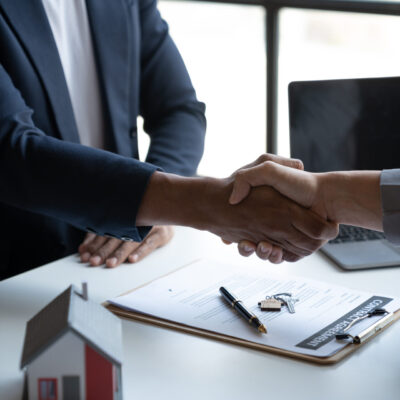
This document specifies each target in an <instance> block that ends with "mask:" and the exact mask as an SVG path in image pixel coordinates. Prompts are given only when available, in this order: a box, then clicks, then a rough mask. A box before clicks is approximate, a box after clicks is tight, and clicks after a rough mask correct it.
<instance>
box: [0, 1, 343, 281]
mask: <svg viewBox="0 0 400 400" xmlns="http://www.w3.org/2000/svg"><path fill="white" fill-rule="evenodd" d="M138 115H142V116H143V118H144V128H145V130H146V131H147V133H148V134H149V135H150V138H151V144H150V149H149V153H148V155H147V159H146V163H144V162H140V161H138V160H137V158H138V148H137V138H136V132H137V128H136V119H137V116H138ZM204 132H205V118H204V105H203V104H202V103H200V102H198V101H197V99H196V95H195V91H194V89H193V87H192V84H191V82H190V79H189V76H188V74H187V71H186V69H185V66H184V64H183V62H182V59H181V57H180V55H179V53H178V51H177V49H176V47H175V45H174V43H173V41H172V40H171V38H170V36H169V34H168V29H167V26H166V24H165V22H164V21H163V20H162V19H161V17H160V15H159V13H158V11H157V8H156V2H155V1H154V0H101V1H100V0H86V1H85V0H73V1H72V0H29V1H28V0H26V1H25V0H0V188H1V189H0V190H1V191H0V224H1V230H0V232H1V233H0V246H1V259H0V279H2V278H5V277H8V276H11V275H14V274H16V273H19V272H22V271H24V270H26V269H29V268H32V267H35V266H38V265H41V264H44V263H46V262H49V261H51V260H55V259H57V258H60V257H63V256H65V255H68V254H71V253H74V252H76V251H77V248H78V246H79V245H80V244H81V243H82V241H83V240H84V237H85V234H87V232H91V234H89V236H87V237H86V239H85V242H84V243H83V244H82V245H81V247H80V251H81V257H82V259H83V260H84V261H87V260H89V261H90V262H91V263H92V264H93V265H99V264H101V263H103V262H105V261H107V262H109V265H108V266H115V265H118V263H120V262H122V261H124V260H126V259H128V260H129V256H131V255H132V253H130V252H131V251H133V252H135V249H136V247H137V246H138V245H137V244H132V242H141V241H142V240H143V239H144V238H146V240H144V243H145V246H146V245H147V246H148V249H147V250H146V251H148V250H149V248H150V250H151V249H152V248H153V247H154V243H156V245H162V244H163V243H165V242H166V241H167V240H168V238H169V235H170V234H169V233H168V230H165V229H167V228H157V226H158V227H162V226H169V225H173V224H179V225H184V226H192V227H195V228H198V229H206V230H208V231H210V232H212V233H215V234H217V235H219V236H220V237H221V238H223V239H224V240H225V241H234V242H238V241H240V240H241V239H248V240H250V241H251V242H254V243H257V242H260V241H262V240H269V243H272V245H271V247H269V250H268V249H267V253H265V254H266V256H265V257H264V258H270V259H272V260H274V261H279V257H276V254H275V258H274V254H273V252H272V249H274V245H273V244H275V245H276V246H275V249H278V248H282V249H284V252H283V257H284V258H285V259H287V260H294V259H298V258H299V257H302V256H304V255H307V254H310V253H311V252H312V251H314V250H315V249H316V248H318V247H319V246H321V245H322V244H323V243H324V242H325V240H326V239H329V238H330V237H332V236H334V234H335V233H336V227H335V226H333V225H332V224H331V223H329V222H327V221H325V220H323V219H322V218H320V217H317V216H316V215H315V214H313V213H312V212H310V211H308V210H305V209H303V208H302V207H300V206H298V205H297V204H295V203H294V202H292V201H290V200H288V199H286V198H284V197H282V196H281V195H280V194H279V193H278V192H276V191H274V190H272V189H270V188H258V189H255V190H253V191H252V193H251V194H250V195H249V196H248V198H247V199H246V200H245V201H243V202H242V203H241V204H240V205H238V206H234V207H233V206H230V205H229V204H228V198H229V194H230V192H231V190H232V186H233V177H230V178H227V179H222V180H221V179H211V178H185V177H184V176H185V175H187V176H188V175H192V174H194V173H195V171H196V167H197V164H198V162H199V160H200V158H201V155H202V151H203V143H204ZM261 161H263V159H261ZM152 225H153V226H155V227H156V228H153V230H152V231H151V226H152ZM157 229H158V231H157ZM160 229H161V231H160ZM163 229H164V230H163ZM149 232H150V234H149ZM152 232H155V234H154V236H153V237H151V235H152ZM160 232H161V234H160ZM166 232H167V233H166ZM146 235H147V236H146ZM148 238H149V239H148ZM152 245H153V247H152ZM129 246H133V247H129ZM140 246H142V245H140ZM279 246H280V247H279ZM121 249H122V250H123V251H122V250H121ZM146 251H145V252H146ZM102 252H103V253H102ZM88 254H89V258H88ZM90 256H91V258H90ZM96 257H100V260H99V259H96ZM129 261H135V260H134V259H132V260H129Z"/></svg>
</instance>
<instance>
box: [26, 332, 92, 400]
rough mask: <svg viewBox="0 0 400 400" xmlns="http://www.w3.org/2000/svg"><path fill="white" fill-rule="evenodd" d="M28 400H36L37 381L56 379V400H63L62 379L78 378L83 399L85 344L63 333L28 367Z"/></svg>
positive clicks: (79, 339) (71, 335) (71, 334)
mask: <svg viewBox="0 0 400 400" xmlns="http://www.w3.org/2000/svg"><path fill="white" fill-rule="evenodd" d="M27 372H28V394H29V400H38V398H39V397H38V396H39V393H38V379H39V378H56V379H57V394H58V396H57V399H58V400H63V395H62V393H63V390H62V377H63V376H79V377H80V380H79V388H80V398H81V399H82V400H83V399H84V398H85V342H84V341H83V340H82V339H81V338H80V337H79V336H77V335H75V334H74V333H73V332H67V333H65V334H64V335H63V336H62V337H61V338H60V339H58V340H57V341H56V342H55V343H54V344H53V345H51V346H49V347H48V348H47V349H46V350H45V351H43V353H42V354H40V355H39V356H38V357H37V358H36V359H35V360H33V361H32V362H31V363H30V364H29V365H28V370H27Z"/></svg>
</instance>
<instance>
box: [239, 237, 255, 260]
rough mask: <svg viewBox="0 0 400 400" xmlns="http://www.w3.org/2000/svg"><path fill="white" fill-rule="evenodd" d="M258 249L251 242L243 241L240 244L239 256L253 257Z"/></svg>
mask: <svg viewBox="0 0 400 400" xmlns="http://www.w3.org/2000/svg"><path fill="white" fill-rule="evenodd" d="M256 249H257V245H256V244H255V243H253V242H250V241H249V240H241V241H240V242H239V243H238V251H239V254H240V255H241V256H243V257H249V256H251V255H252V254H253V253H254V252H255V251H256Z"/></svg>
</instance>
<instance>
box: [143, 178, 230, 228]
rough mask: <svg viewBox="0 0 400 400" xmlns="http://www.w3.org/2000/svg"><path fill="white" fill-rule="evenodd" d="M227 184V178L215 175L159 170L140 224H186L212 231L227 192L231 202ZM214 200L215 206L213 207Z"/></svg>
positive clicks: (144, 206)
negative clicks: (212, 224)
mask: <svg viewBox="0 0 400 400" xmlns="http://www.w3.org/2000/svg"><path fill="white" fill-rule="evenodd" d="M226 185H227V184H226V183H225V181H223V180H218V179H213V178H186V177H181V176H178V175H173V174H167V173H163V172H155V173H154V174H153V175H152V176H151V178H150V181H149V184H148V186H147V190H146V192H145V194H144V197H143V199H142V203H141V206H140V208H139V212H138V214H137V218H136V225H137V226H146V225H182V226H190V227H193V228H197V229H208V230H210V229H209V228H210V227H211V219H212V217H211V216H212V214H214V212H215V209H216V208H217V207H218V205H219V204H221V203H222V202H221V201H220V200H221V199H220V198H221V196H222V197H223V196H224V195H225V197H226V202H227V198H228V193H229V189H227V190H224V186H226ZM217 188H220V189H221V190H220V191H218V190H216V189H217ZM225 192H226V193H225ZM218 197H219V198H218ZM213 203H214V205H215V208H214V209H211V207H210V205H211V204H213Z"/></svg>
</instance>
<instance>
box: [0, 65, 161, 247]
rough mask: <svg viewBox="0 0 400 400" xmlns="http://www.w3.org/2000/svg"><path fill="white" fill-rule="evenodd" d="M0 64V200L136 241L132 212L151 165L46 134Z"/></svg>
mask: <svg viewBox="0 0 400 400" xmlns="http://www.w3.org/2000/svg"><path fill="white" fill-rule="evenodd" d="M31 115H32V110H30V109H29V108H28V107H27V106H26V104H25V102H24V100H23V99H22V97H21V95H20V93H19V92H18V90H17V89H16V88H15V87H14V85H13V84H12V81H11V79H10V78H9V76H8V74H7V72H6V71H5V69H4V68H3V67H2V66H1V65H0V188H1V189H0V202H3V203H6V204H9V205H12V206H15V207H19V208H22V209H25V210H28V211H32V212H36V213H39V214H44V215H48V216H51V217H54V218H58V219H60V220H63V221H65V222H68V223H70V224H72V225H74V226H76V227H78V228H81V229H84V230H87V229H91V230H93V231H95V232H96V233H99V234H107V233H108V234H111V235H114V236H116V237H119V238H122V237H126V238H130V239H132V240H135V241H140V240H141V239H142V238H143V237H144V235H145V234H146V233H147V232H148V228H136V227H135V220H136V214H137V211H138V208H139V205H140V202H141V199H142V196H143V194H144V192H145V190H146V187H147V183H148V180H149V178H150V176H151V175H152V173H153V172H154V171H155V169H156V167H154V166H151V165H148V164H145V163H141V162H139V161H136V160H134V159H130V158H124V157H121V156H118V155H115V154H112V153H109V152H106V151H102V150H97V149H92V148H89V147H86V146H82V145H79V144H74V143H68V142H63V141H60V140H58V139H54V138H52V137H49V136H46V135H45V134H44V133H43V132H41V131H40V130H39V129H38V128H36V127H35V126H34V124H33V122H32V119H31Z"/></svg>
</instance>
